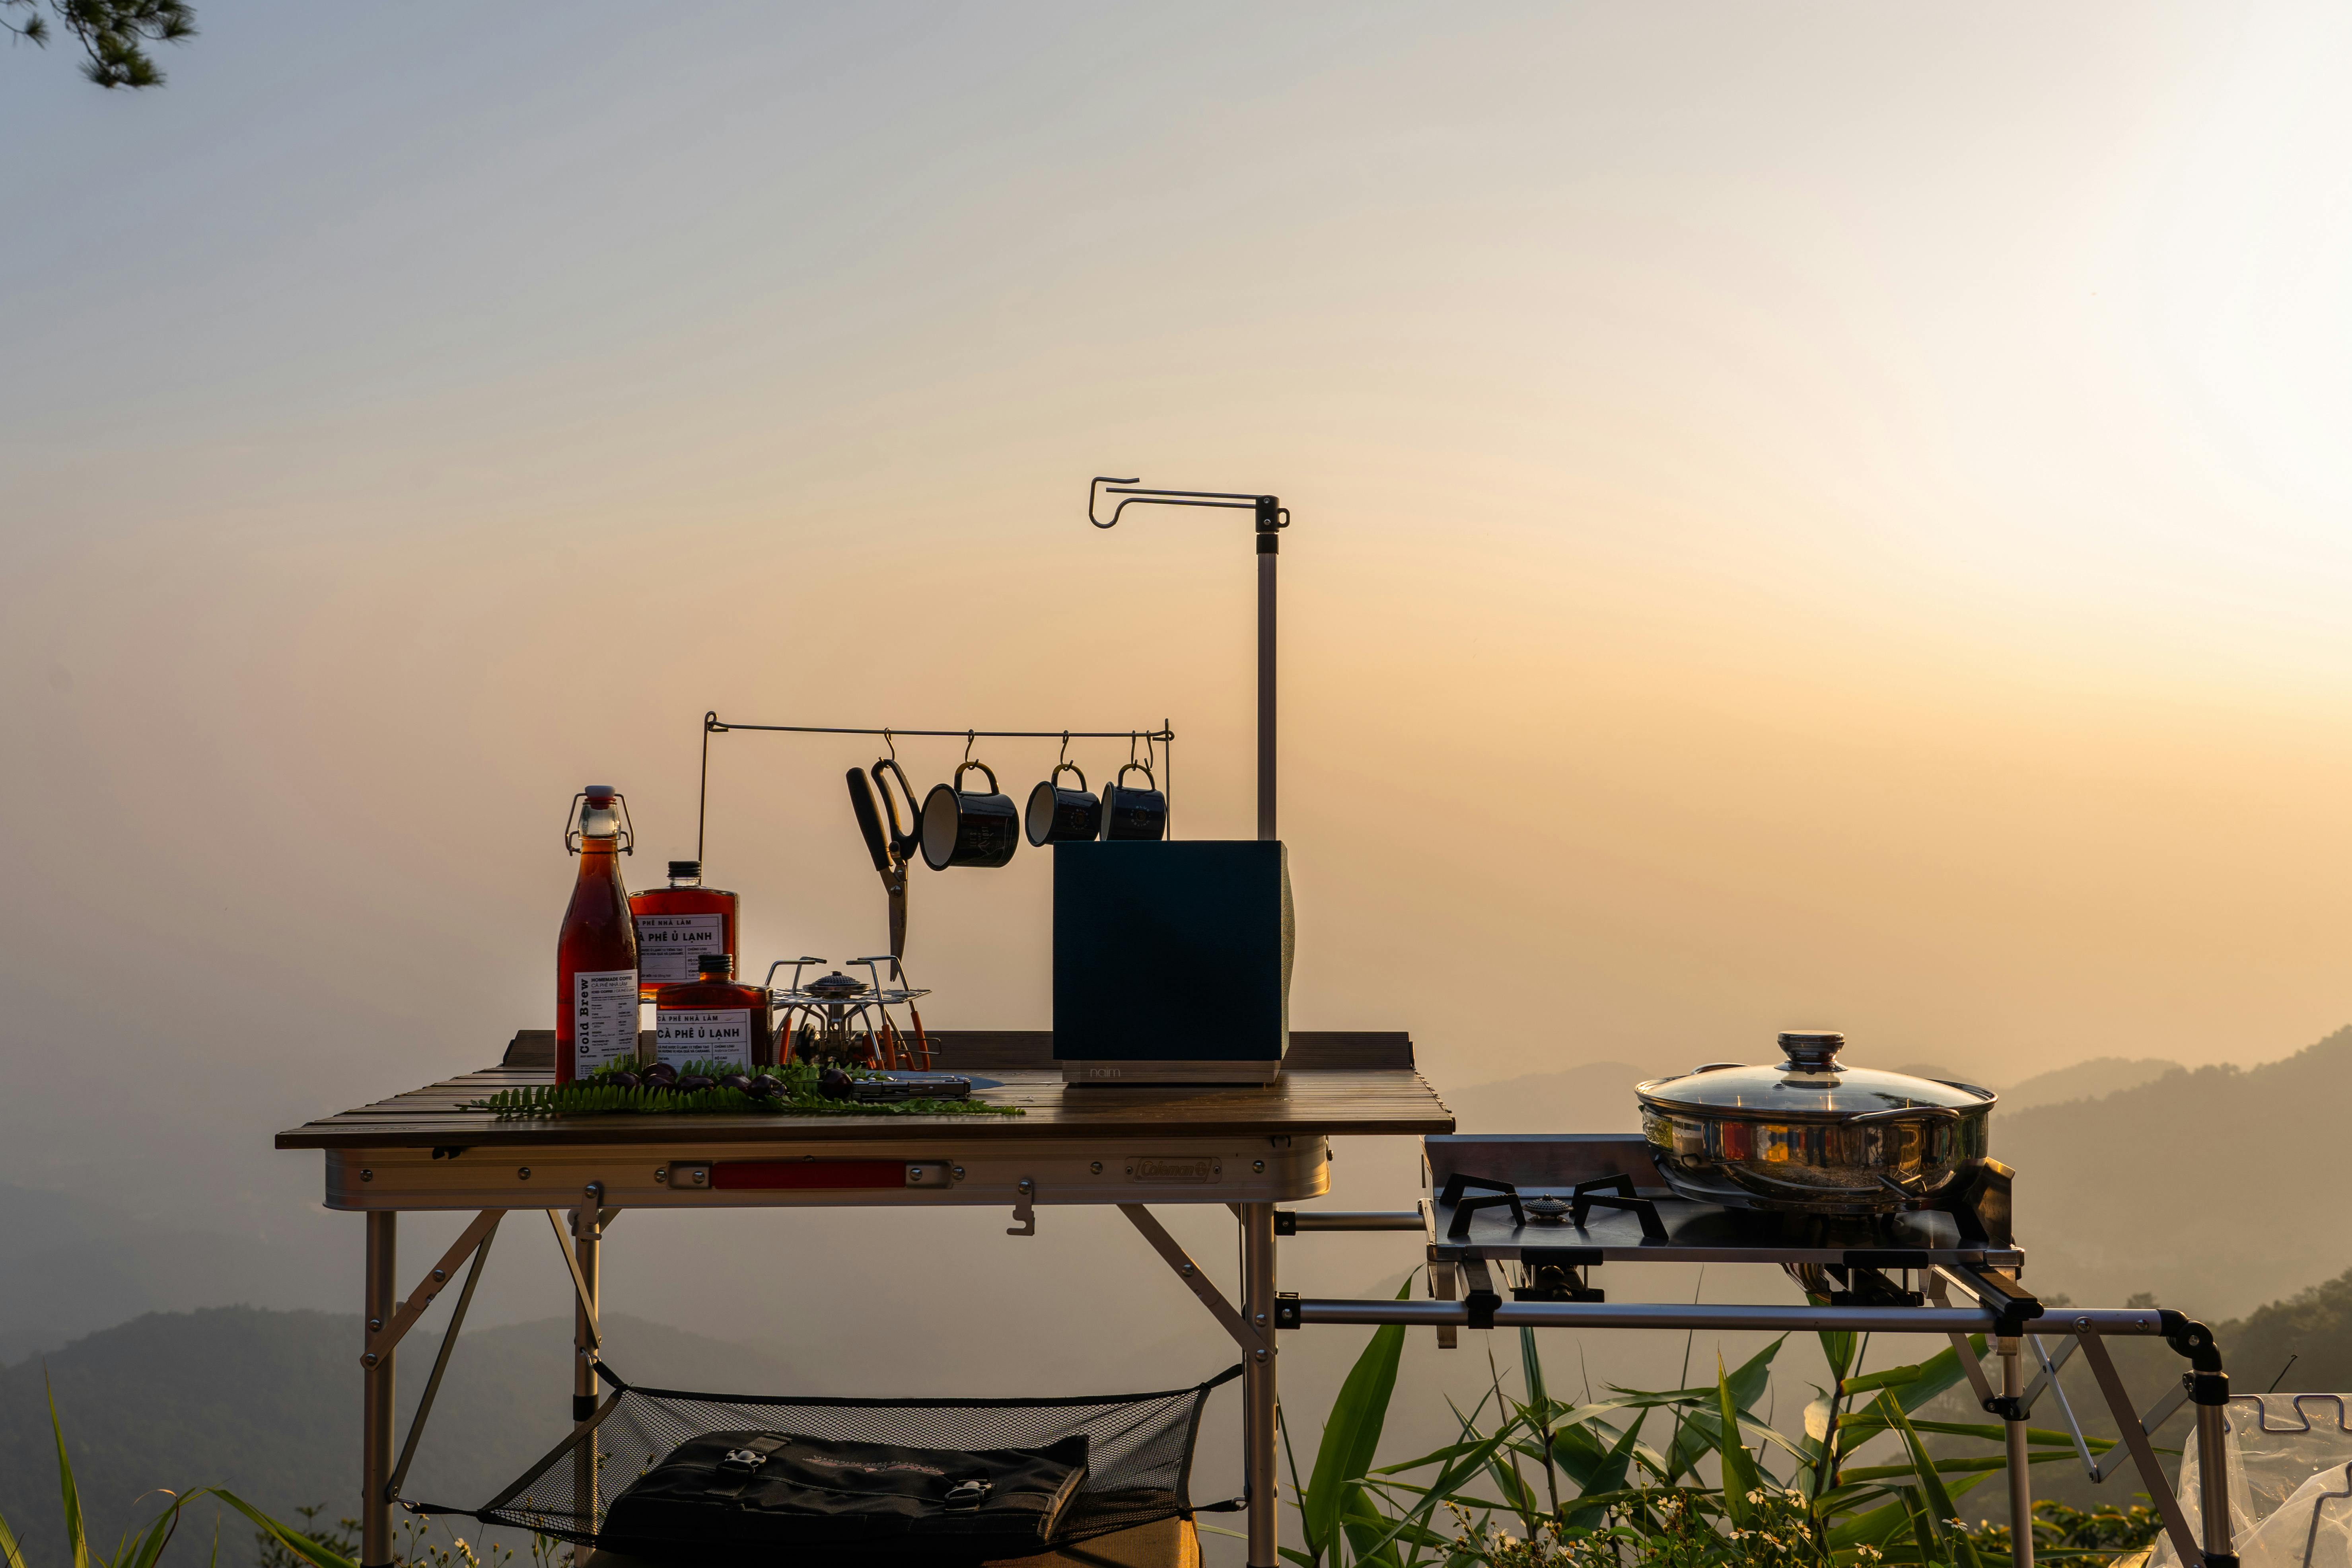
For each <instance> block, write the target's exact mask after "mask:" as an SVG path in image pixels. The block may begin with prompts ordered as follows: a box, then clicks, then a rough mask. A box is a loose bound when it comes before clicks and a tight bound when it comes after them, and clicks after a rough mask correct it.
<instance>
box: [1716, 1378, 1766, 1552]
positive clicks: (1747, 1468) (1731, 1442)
mask: <svg viewBox="0 0 2352 1568" xmlns="http://www.w3.org/2000/svg"><path fill="white" fill-rule="evenodd" d="M1779 1348H1780V1347H1779V1346H1778V1345H1777V1344H1776V1345H1774V1346H1773V1349H1775V1350H1778V1349H1779ZM1715 1397H1716V1415H1717V1418H1718V1419H1719V1420H1721V1421H1722V1423H1723V1431H1722V1434H1721V1441H1720V1447H1721V1448H1722V1451H1723V1506H1724V1510H1725V1511H1726V1512H1727V1513H1729V1514H1730V1515H1731V1522H1732V1523H1733V1524H1735V1525H1738V1527H1739V1528H1740V1529H1742V1530H1752V1529H1754V1528H1755V1524H1756V1505H1755V1504H1753V1503H1751V1502H1749V1501H1748V1493H1750V1492H1752V1491H1755V1490H1756V1489H1757V1488H1758V1485H1759V1482H1758V1481H1757V1479H1756V1460H1755V1457H1754V1456H1753V1455H1751V1454H1749V1453H1748V1445H1747V1444H1745V1443H1743V1442H1741V1441H1740V1440H1739V1408H1738V1406H1737V1405H1734V1404H1733V1403H1732V1394H1731V1382H1730V1379H1729V1378H1728V1377H1727V1376H1726V1375H1725V1373H1724V1370H1723V1358H1722V1357H1721V1356H1720V1355H1718V1356H1717V1357H1716V1358H1715Z"/></svg>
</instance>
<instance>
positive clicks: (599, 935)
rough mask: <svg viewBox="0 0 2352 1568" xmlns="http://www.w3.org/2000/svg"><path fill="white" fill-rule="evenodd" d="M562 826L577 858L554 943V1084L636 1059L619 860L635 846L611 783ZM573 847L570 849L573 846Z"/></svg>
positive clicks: (588, 793) (582, 799) (632, 966)
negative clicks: (574, 821)
mask: <svg viewBox="0 0 2352 1568" xmlns="http://www.w3.org/2000/svg"><path fill="white" fill-rule="evenodd" d="M574 810H575V811H576V812H577V814H578V816H579V821H580V826H579V827H578V829H577V830H576V832H575V830H574V829H573V828H572V826H571V824H570V822H569V821H567V822H566V823H565V825H564V832H563V843H564V847H565V848H567V849H569V850H571V851H572V853H573V854H574V855H577V856H578V857H580V872H579V875H578V876H576V877H574V878H573V879H572V902H571V903H570V905H568V906H567V907H566V908H565V910H564V911H563V928H562V931H560V932H559V933H558V934H557V936H556V939H555V1081H556V1082H558V1083H572V1082H574V1081H576V1080H578V1079H583V1078H586V1077H588V1076H590V1075H591V1074H593V1073H596V1072H600V1071H602V1070H603V1069H604V1068H615V1067H626V1066H628V1065H629V1064H630V1063H632V1062H634V1061H635V1060H636V1057H637V933H636V928H635V923H634V922H633V921H631V920H630V918H629V893H628V889H627V888H626V887H625V886H624V885H623V883H622V881H621V857H622V856H623V855H625V854H626V853H628V852H629V851H630V850H631V848H633V847H634V843H633V840H634V838H635V835H633V834H632V833H631V832H630V831H629V829H628V826H627V822H628V816H627V813H628V806H627V804H626V803H625V802H624V801H623V800H622V799H621V795H620V792H619V791H618V790H616V789H614V787H613V786H612V785H610V784H590V785H589V786H588V787H587V788H585V789H583V791H581V792H580V796H579V798H578V800H577V801H576V802H575V803H574ZM575 839H576V840H577V842H574V840H575Z"/></svg>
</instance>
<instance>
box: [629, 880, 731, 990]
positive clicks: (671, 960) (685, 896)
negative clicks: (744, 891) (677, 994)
mask: <svg viewBox="0 0 2352 1568" xmlns="http://www.w3.org/2000/svg"><path fill="white" fill-rule="evenodd" d="M739 908H740V900H738V899H737V898H736V896H735V895H734V894H732V893H729V892H722V891H720V890H719V889H717V888H706V887H704V886H703V885H702V862H701V861H699V860H673V861H671V862H670V863H669V886H668V887H667V888H648V889H646V891H644V892H642V893H632V894H630V895H629V910H630V912H631V913H633V914H635V916H636V918H637V984H638V988H639V994H641V995H643V996H644V998H645V999H646V1001H648V1002H651V1001H655V1000H656V992H658V991H660V989H661V988H662V987H663V986H665V985H685V984H691V983H692V982H693V981H694V979H695V977H696V974H697V971H696V969H695V964H696V963H698V961H699V960H700V959H701V957H702V955H703V954H704V953H706V952H723V953H725V954H726V955H727V956H728V957H730V958H736V957H738V954H737V953H736V951H735V930H736V914H737V912H738V910H739Z"/></svg>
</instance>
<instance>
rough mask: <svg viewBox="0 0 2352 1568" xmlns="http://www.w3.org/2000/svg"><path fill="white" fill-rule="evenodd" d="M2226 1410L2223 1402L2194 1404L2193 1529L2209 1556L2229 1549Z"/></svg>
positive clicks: (2227, 1415)
mask: <svg viewBox="0 0 2352 1568" xmlns="http://www.w3.org/2000/svg"><path fill="white" fill-rule="evenodd" d="M2229 1410H2230V1407H2229V1406H2228V1405H2199V1406H2198V1407H2197V1509H2198V1512H2199V1514H2200V1518H2199V1520H2198V1521H2197V1531H2198V1533H2199V1534H2200V1535H2201V1536H2203V1537H2204V1538H2205V1555H2206V1557H2207V1558H2208V1559H2209V1560H2210V1559H2211V1558H2215V1557H2227V1556H2229V1555H2230V1553H2231V1547H2230V1536H2231V1531H2230V1446H2229V1445H2230V1437H2229V1420H2228V1417H2229Z"/></svg>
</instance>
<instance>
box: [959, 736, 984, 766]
mask: <svg viewBox="0 0 2352 1568" xmlns="http://www.w3.org/2000/svg"><path fill="white" fill-rule="evenodd" d="M979 733H980V731H977V730H966V731H964V732H963V760H964V761H965V762H967V763H968V762H970V761H971V742H972V737H974V736H975V735H977V734H979Z"/></svg>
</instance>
